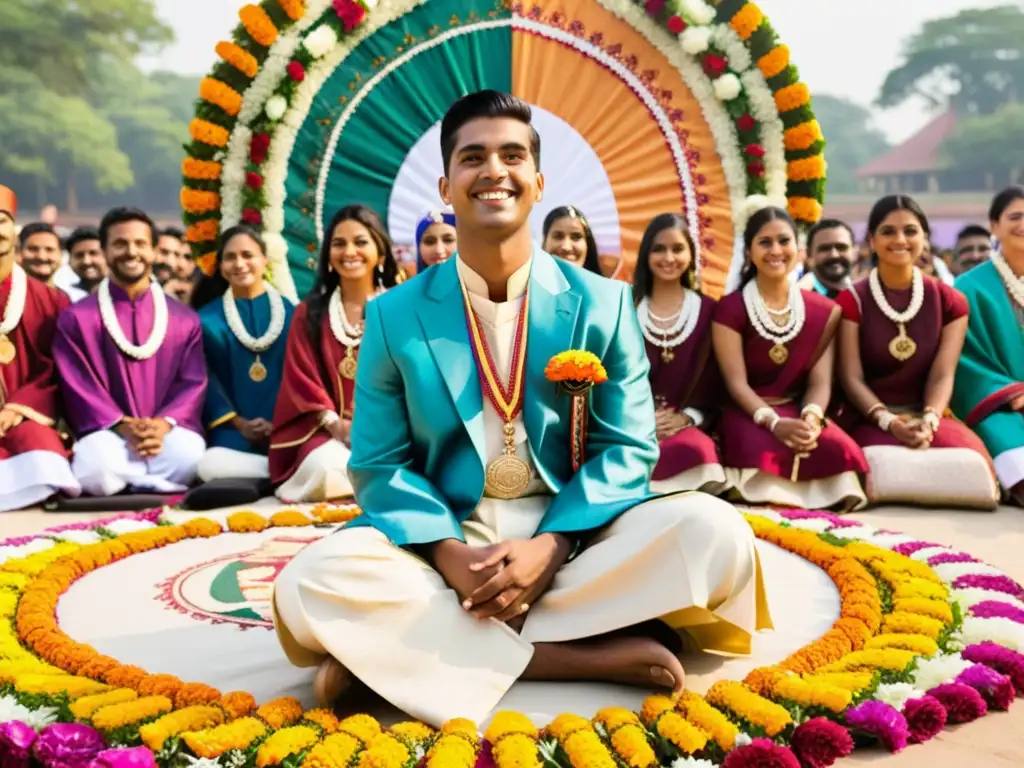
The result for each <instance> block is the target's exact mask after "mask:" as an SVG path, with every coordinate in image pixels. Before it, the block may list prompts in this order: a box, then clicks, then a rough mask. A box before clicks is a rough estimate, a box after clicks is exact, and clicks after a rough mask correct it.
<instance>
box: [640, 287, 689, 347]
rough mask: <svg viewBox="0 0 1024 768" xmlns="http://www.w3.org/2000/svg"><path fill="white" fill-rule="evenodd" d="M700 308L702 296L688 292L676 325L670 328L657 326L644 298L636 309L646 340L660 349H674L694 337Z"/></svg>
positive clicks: (648, 303) (648, 304)
mask: <svg viewBox="0 0 1024 768" xmlns="http://www.w3.org/2000/svg"><path fill="white" fill-rule="evenodd" d="M700 306H701V302H700V296H698V295H697V293H696V292H695V291H687V292H686V296H685V297H684V298H683V304H682V307H681V308H680V310H679V314H678V315H677V316H676V319H675V323H673V325H672V326H670V327H668V328H661V327H659V326H658V325H656V324H655V322H654V316H653V315H651V306H650V302H648V301H647V299H646V298H644V299H642V300H641V301H640V304H639V306H638V307H637V308H636V313H637V317H638V318H639V320H640V330H641V331H643V334H644V338H645V339H647V340H648V341H649V342H651V344H653V345H654V346H656V347H658V348H659V349H674V348H675V347H678V346H680V345H681V344H684V343H685V342H686V340H687V339H689V338H690V336H692V335H693V331H694V329H695V328H696V327H697V320H698V319H699V318H700Z"/></svg>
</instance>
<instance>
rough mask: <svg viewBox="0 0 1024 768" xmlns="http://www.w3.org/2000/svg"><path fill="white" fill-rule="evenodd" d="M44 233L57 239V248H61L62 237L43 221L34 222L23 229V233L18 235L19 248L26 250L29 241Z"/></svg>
mask: <svg viewBox="0 0 1024 768" xmlns="http://www.w3.org/2000/svg"><path fill="white" fill-rule="evenodd" d="M44 232H45V233H46V234H49V235H53V236H54V237H55V238H57V247H58V248H59V247H60V235H58V234H57V232H56V230H54V228H53V227H52V226H51V225H50V224H47V223H46V222H43V221H33V222H32V223H31V224H26V225H25V226H24V227H22V228H21V232H20V233H19V234H18V246H19V247H20V248H24V247H25V243H27V242H28V239H29V238H30V237H32V236H34V235H39V234H42V233H44Z"/></svg>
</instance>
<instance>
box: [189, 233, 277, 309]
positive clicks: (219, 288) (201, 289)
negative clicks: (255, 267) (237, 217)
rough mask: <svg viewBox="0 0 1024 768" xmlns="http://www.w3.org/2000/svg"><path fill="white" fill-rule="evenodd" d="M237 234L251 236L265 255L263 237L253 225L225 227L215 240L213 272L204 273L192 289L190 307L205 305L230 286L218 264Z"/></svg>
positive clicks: (197, 307) (222, 259) (217, 297)
mask: <svg viewBox="0 0 1024 768" xmlns="http://www.w3.org/2000/svg"><path fill="white" fill-rule="evenodd" d="M238 235H245V236H246V237H250V238H252V240H253V242H255V243H256V245H258V246H259V247H260V253H262V254H263V255H264V256H266V255H267V247H266V245H265V244H264V243H263V237H262V236H261V235H260V233H259V232H258V231H257V230H256V229H254V228H253V227H251V226H249V225H248V224H236V225H235V226H233V227H229V228H228V229H225V230H224V231H223V232H222V233H221V236H220V240H218V242H217V263H216V264H215V265H214V267H213V274H212V275H204V276H203V279H202V280H200V281H199V284H198V285H197V286H196V287H195V290H194V291H192V301H191V302H190V303H191V305H192V309H196V310H198V309H200V308H201V307H205V306H206V305H207V304H209V303H210V302H211V301H214V300H215V299H219V298H220V297H221V296H223V295H224V293H225V292H226V291H227V289H228V288H230V287H231V284H230V283H229V282H228V281H227V280H226V279H225V277H224V275H222V274H221V273H220V265H221V264H223V263H224V249H225V248H227V247H228V243H230V242H231V241H232V240H233V239H234V238H235V237H237V236H238Z"/></svg>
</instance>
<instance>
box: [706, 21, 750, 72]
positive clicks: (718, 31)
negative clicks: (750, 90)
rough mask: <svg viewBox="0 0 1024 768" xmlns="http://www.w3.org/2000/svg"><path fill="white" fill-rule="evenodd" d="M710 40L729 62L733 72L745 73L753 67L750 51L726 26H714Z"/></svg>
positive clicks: (734, 32) (733, 31)
mask: <svg viewBox="0 0 1024 768" xmlns="http://www.w3.org/2000/svg"><path fill="white" fill-rule="evenodd" d="M713 30H714V31H713V32H712V33H711V39H712V41H713V42H714V44H715V46H716V47H717V48H719V49H720V50H721V51H722V52H723V53H724V54H725V57H726V58H727V59H728V60H729V68H730V69H732V71H733V72H746V71H747V70H748V69H750V67H751V66H752V65H753V63H754V62H753V59H751V57H750V50H749V49H748V48H747V45H746V43H744V42H743V41H742V40H741V39H740V36H739V35H737V34H736V31H735V30H734V29H733V28H732V27H730V26H729V25H728V24H716V25H715V26H714V27H713Z"/></svg>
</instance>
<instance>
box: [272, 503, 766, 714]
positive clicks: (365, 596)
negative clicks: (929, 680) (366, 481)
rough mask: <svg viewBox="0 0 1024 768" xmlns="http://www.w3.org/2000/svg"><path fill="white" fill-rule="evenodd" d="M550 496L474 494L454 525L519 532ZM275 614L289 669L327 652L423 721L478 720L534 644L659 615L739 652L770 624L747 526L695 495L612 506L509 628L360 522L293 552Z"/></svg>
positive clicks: (483, 539) (500, 535)
mask: <svg viewBox="0 0 1024 768" xmlns="http://www.w3.org/2000/svg"><path fill="white" fill-rule="evenodd" d="M548 498H549V497H546V496H537V497H530V498H527V499H520V500H517V501H514V502H500V501H495V500H491V499H485V500H484V502H483V503H482V504H481V506H480V508H479V509H478V510H477V512H476V513H475V514H474V515H473V518H472V519H471V520H469V521H467V522H466V523H465V524H464V525H463V531H464V533H465V535H466V539H467V542H468V543H470V544H471V545H474V546H486V545H488V544H492V543H494V542H496V541H500V540H504V539H510V538H528V537H529V536H531V535H532V533H533V532H534V531H535V530H536V527H537V525H538V524H539V523H540V520H541V518H542V517H543V514H544V510H545V508H546V506H547V503H548ZM274 619H275V621H274V623H275V626H276V628H277V631H278V636H279V638H280V640H281V644H282V646H283V648H284V650H285V653H286V654H287V655H288V657H289V659H290V660H291V661H292V662H293V663H294V664H296V665H298V666H312V665H315V664H318V663H319V662H320V661H321V660H323V658H324V657H325V656H327V655H330V656H333V657H334V658H335V659H337V660H338V661H339V662H340V663H341V664H342V665H344V666H345V667H346V668H348V669H349V670H350V671H351V672H352V674H354V675H355V676H356V677H358V678H359V679H360V680H362V681H363V682H364V683H365V684H366V685H368V686H369V687H370V688H372V689H373V690H374V691H376V692H377V693H378V694H380V695H381V696H383V697H384V698H385V699H387V700H388V701H390V702H391V703H392V704H394V705H395V706H397V707H398V708H400V709H401V710H403V711H405V712H406V713H408V714H409V715H411V716H413V717H416V718H419V719H421V720H423V721H424V722H427V723H430V724H432V725H435V726H438V725H440V724H441V723H442V722H444V721H445V720H448V719H449V718H452V717H467V718H469V719H471V720H474V721H476V722H480V721H482V720H483V719H484V718H485V716H486V715H487V714H488V713H489V712H490V711H491V710H492V709H493V708H494V707H495V705H497V704H498V702H499V701H500V700H501V698H502V697H503V696H504V695H505V693H506V692H507V691H508V689H509V688H510V687H511V686H512V684H513V683H514V682H515V681H516V679H517V678H518V677H519V676H520V675H521V674H522V672H523V670H525V669H526V666H527V664H528V663H529V661H530V658H531V657H532V655H533V646H532V644H533V643H553V642H566V641H571V640H579V639H583V638H588V637H594V636H597V635H602V634H605V633H608V632H611V631H613V630H616V629H620V628H624V627H630V626H634V625H636V624H640V623H642V622H645V621H648V620H651V619H661V620H662V621H664V622H665V623H666V624H667V625H669V626H670V627H672V628H674V629H677V630H679V631H680V632H685V633H686V634H689V635H690V636H691V637H692V639H693V640H695V641H696V643H697V644H698V645H699V646H701V647H702V648H704V649H706V650H710V651H714V652H719V653H724V654H747V653H749V652H750V644H751V637H752V635H753V634H754V633H755V632H756V631H757V630H759V629H767V628H770V626H771V623H770V618H769V616H768V610H767V603H766V601H765V595H764V589H763V583H762V578H761V571H760V564H759V562H758V558H757V553H756V550H755V547H754V536H753V533H752V531H751V529H750V527H749V526H748V525H747V523H746V521H745V520H744V519H743V517H742V516H741V515H740V513H739V512H738V511H737V510H736V509H735V508H734V507H733V506H731V505H730V504H727V503H726V502H723V501H720V500H719V499H715V498H713V497H711V496H706V495H704V494H683V495H677V496H670V497H664V498H660V499H656V500H653V501H650V502H647V503H645V504H642V505H640V506H638V507H635V508H633V509H632V510H630V511H628V512H626V513H625V514H623V515H622V516H621V517H620V518H619V519H618V520H616V521H615V522H614V523H613V524H612V525H611V526H609V527H608V528H607V529H606V530H605V531H604V532H602V533H601V534H600V536H599V537H598V538H597V539H596V540H594V541H593V542H592V543H591V545H590V546H589V547H588V548H587V549H586V550H585V551H584V552H583V553H582V554H581V555H580V556H579V557H578V558H576V559H575V560H573V561H572V562H569V563H567V564H566V565H565V566H563V567H562V569H561V570H560V571H559V572H558V574H557V575H556V577H555V579H554V582H553V583H552V585H551V588H550V589H549V591H548V592H547V593H546V594H545V595H544V596H543V597H542V598H541V599H540V600H539V601H538V602H537V603H536V604H535V605H534V606H533V607H532V608H531V609H530V612H529V614H528V616H527V619H526V623H525V625H524V627H523V630H522V634H521V635H520V634H516V633H515V632H514V631H513V630H512V629H510V628H509V627H508V626H507V625H505V624H503V623H501V622H498V621H496V620H494V619H490V620H486V621H478V620H476V619H474V618H473V617H472V616H471V615H470V614H469V613H467V612H466V611H465V610H464V609H463V608H462V606H461V604H460V602H459V598H458V596H457V594H456V593H455V592H454V591H453V590H451V589H449V588H448V586H447V585H446V584H445V582H444V579H443V578H442V577H441V575H440V574H439V573H437V572H436V571H435V570H434V569H433V568H431V567H430V566H429V565H428V564H427V563H425V562H424V561H423V560H421V559H420V558H418V557H416V556H415V555H412V554H410V553H409V552H407V551H405V550H403V549H400V548H397V547H394V546H392V545H391V543H390V542H389V541H388V539H387V537H385V536H384V534H382V533H380V532H378V531H376V530H374V529H371V528H355V529H352V530H342V531H340V532H338V533H336V534H333V535H330V536H327V537H326V538H324V539H321V540H319V541H317V542H314V543H313V544H311V545H309V546H308V547H306V548H305V549H303V550H302V551H301V552H300V553H299V554H298V555H297V556H296V557H295V559H293V560H292V561H291V562H290V563H289V564H288V565H287V566H285V568H284V570H283V571H282V572H281V574H280V575H279V576H278V577H277V580H276V581H275V583H274Z"/></svg>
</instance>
